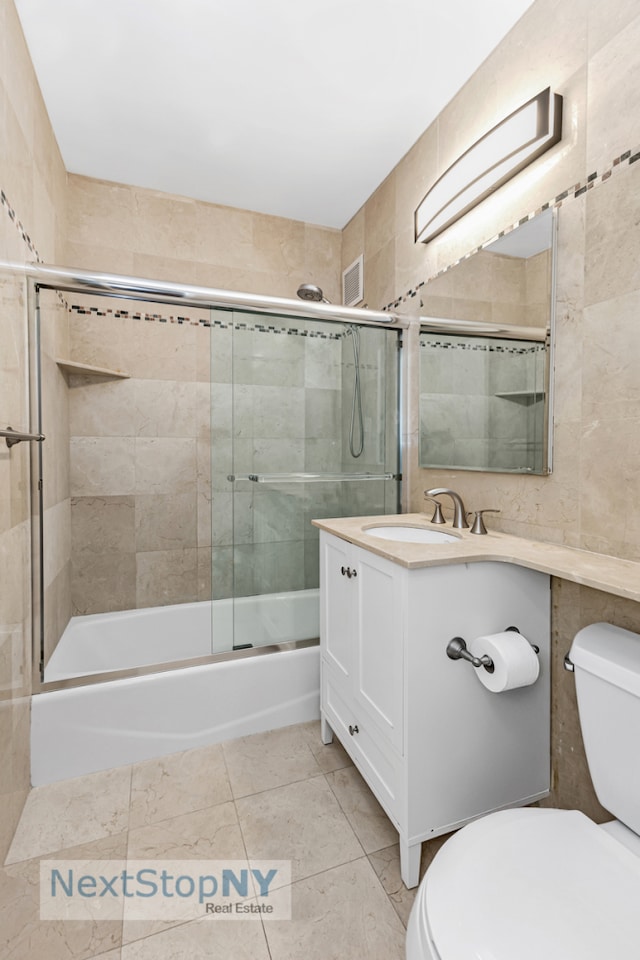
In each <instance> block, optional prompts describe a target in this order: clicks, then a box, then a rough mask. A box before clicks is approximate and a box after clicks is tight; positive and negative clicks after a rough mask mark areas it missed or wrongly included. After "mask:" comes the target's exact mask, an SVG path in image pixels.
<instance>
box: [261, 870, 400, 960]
mask: <svg viewBox="0 0 640 960" xmlns="http://www.w3.org/2000/svg"><path fill="white" fill-rule="evenodd" d="M292 894H293V899H292V913H293V915H292V919H291V920H288V921H287V920H269V919H268V918H265V919H264V927H265V931H266V934H267V941H268V944H269V952H270V955H271V960H300V958H301V957H304V958H305V960H365V958H366V960H404V956H405V931H404V928H403V926H402V923H401V922H400V920H399V918H398V916H397V914H396V912H395V910H394V909H393V907H392V906H391V903H390V902H389V898H388V897H387V896H386V895H385V893H384V890H383V889H382V887H381V886H380V882H379V880H378V878H377V877H376V875H375V873H374V871H373V869H372V867H371V865H370V863H369V862H368V860H367V859H366V858H365V857H363V858H361V859H359V860H355V861H353V862H351V863H347V864H343V865H341V866H338V867H334V868H333V869H331V870H327V871H325V872H323V873H319V874H317V875H315V876H313V877H309V878H307V879H305V880H300V881H299V882H298V883H294V884H293V885H292Z"/></svg>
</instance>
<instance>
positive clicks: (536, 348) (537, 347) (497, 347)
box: [418, 330, 546, 356]
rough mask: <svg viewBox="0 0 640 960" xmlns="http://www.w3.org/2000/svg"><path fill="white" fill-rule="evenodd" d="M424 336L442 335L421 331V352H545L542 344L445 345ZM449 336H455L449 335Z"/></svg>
mask: <svg viewBox="0 0 640 960" xmlns="http://www.w3.org/2000/svg"><path fill="white" fill-rule="evenodd" d="M424 336H442V334H430V333H429V331H428V330H425V331H421V333H420V337H419V340H418V343H419V344H420V349H422V350H467V351H474V350H479V351H480V352H481V353H506V354H514V355H518V356H520V355H523V354H529V353H544V352H545V350H546V347H545V344H544V343H542V342H540V343H535V344H533V345H532V346H530V347H510V346H503V345H502V344H498V343H477V342H472V341H471V340H469V339H467V340H464V341H461V342H459V343H446V342H445V341H443V340H424V339H423V337H424ZM451 336H455V334H451ZM458 336H463V334H458Z"/></svg>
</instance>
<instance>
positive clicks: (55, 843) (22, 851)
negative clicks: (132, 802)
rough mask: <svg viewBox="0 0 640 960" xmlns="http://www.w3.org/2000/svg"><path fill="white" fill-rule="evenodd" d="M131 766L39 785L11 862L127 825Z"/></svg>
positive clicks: (30, 800)
mask: <svg viewBox="0 0 640 960" xmlns="http://www.w3.org/2000/svg"><path fill="white" fill-rule="evenodd" d="M130 785H131V768H130V767H117V768H115V769H113V770H102V771H100V772H99V773H90V774H87V775H86V776H84V777H77V778H76V779H74V780H61V781H58V782H57V783H47V784H44V785H43V786H41V787H34V788H33V789H32V790H31V792H30V793H29V796H28V797H27V802H26V803H25V806H24V810H23V812H22V816H21V818H20V822H19V824H18V828H17V830H16V833H15V836H14V838H13V843H12V844H11V847H10V849H9V853H8V855H7V859H6V863H7V864H10V863H17V862H18V861H20V860H30V859H32V858H33V857H40V856H42V855H43V854H46V853H49V852H51V851H52V850H60V849H62V848H64V847H70V846H72V845H77V844H80V843H89V842H90V841H92V840H99V839H100V838H101V837H107V836H112V835H114V834H117V833H121V832H122V831H123V830H126V829H127V826H128V821H129V796H130Z"/></svg>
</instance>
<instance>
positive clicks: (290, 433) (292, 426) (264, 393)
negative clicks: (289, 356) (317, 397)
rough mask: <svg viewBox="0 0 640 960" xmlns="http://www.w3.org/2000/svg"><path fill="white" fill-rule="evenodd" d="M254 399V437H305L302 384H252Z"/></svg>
mask: <svg viewBox="0 0 640 960" xmlns="http://www.w3.org/2000/svg"><path fill="white" fill-rule="evenodd" d="M252 401H253V404H252V405H253V436H254V437H273V438H287V437H304V436H305V420H304V409H305V391H304V389H303V388H302V387H283V388H280V387H260V386H257V387H253V390H252ZM239 415H240V416H241V411H239Z"/></svg>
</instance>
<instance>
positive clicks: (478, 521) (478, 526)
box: [468, 507, 500, 533]
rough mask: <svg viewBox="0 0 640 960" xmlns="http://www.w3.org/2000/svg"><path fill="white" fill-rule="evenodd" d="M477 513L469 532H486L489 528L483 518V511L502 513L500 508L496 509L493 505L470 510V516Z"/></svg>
mask: <svg viewBox="0 0 640 960" xmlns="http://www.w3.org/2000/svg"><path fill="white" fill-rule="evenodd" d="M472 513H473V514H475V519H474V521H473V525H472V527H471V530H470V531H469V533H486V532H487V528H486V527H485V525H484V520H483V519H482V514H483V513H500V511H499V510H496V509H495V508H493V507H486V508H485V509H484V510H470V511H469V513H468V516H471V514H472Z"/></svg>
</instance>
